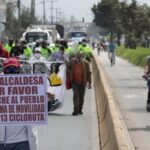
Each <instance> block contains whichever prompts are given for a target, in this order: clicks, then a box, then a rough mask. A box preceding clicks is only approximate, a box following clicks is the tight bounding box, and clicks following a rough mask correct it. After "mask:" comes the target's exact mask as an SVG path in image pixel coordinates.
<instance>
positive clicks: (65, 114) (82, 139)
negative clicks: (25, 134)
mask: <svg viewBox="0 0 150 150" xmlns="http://www.w3.org/2000/svg"><path fill="white" fill-rule="evenodd" d="M72 111H73V102H72V90H68V91H67V92H66V94H65V103H64V106H63V108H61V109H60V110H57V111H55V112H53V113H51V114H49V116H48V125H46V126H40V127H38V131H39V150H99V135H98V121H97V112H96V105H95V97H94V91H93V89H92V90H88V89H87V91H86V96H85V104H84V108H83V113H84V114H83V115H79V116H72V115H71V114H72Z"/></svg>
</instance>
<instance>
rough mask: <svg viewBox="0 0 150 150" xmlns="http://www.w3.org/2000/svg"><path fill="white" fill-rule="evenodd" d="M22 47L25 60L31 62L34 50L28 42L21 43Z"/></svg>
mask: <svg viewBox="0 0 150 150" xmlns="http://www.w3.org/2000/svg"><path fill="white" fill-rule="evenodd" d="M21 47H22V49H23V55H24V59H25V60H29V58H30V56H31V54H32V50H31V49H30V47H28V46H27V41H26V40H22V41H21Z"/></svg>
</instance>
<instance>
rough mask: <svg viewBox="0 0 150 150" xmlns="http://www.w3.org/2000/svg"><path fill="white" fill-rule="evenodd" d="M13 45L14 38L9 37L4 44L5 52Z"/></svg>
mask: <svg viewBox="0 0 150 150" xmlns="http://www.w3.org/2000/svg"><path fill="white" fill-rule="evenodd" d="M13 46H14V40H13V39H11V38H10V39H9V40H8V44H6V45H5V49H6V50H7V52H10V51H11V49H12V47H13Z"/></svg>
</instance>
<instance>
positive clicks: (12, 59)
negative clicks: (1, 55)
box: [4, 57, 20, 68]
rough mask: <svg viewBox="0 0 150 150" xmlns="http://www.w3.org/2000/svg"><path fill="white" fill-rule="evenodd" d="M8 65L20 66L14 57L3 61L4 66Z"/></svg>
mask: <svg viewBox="0 0 150 150" xmlns="http://www.w3.org/2000/svg"><path fill="white" fill-rule="evenodd" d="M9 66H14V67H20V62H19V60H18V59H17V58H15V57H11V58H8V59H6V60H5V61H4V68H7V67H9Z"/></svg>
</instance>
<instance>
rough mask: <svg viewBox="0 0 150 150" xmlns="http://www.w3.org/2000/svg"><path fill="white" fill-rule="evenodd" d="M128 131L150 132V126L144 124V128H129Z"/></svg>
mask: <svg viewBox="0 0 150 150" xmlns="http://www.w3.org/2000/svg"><path fill="white" fill-rule="evenodd" d="M129 131H149V132H150V126H146V127H145V128H131V129H129Z"/></svg>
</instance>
